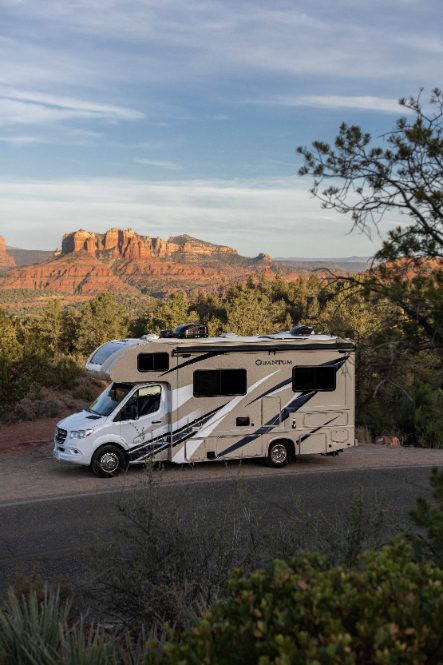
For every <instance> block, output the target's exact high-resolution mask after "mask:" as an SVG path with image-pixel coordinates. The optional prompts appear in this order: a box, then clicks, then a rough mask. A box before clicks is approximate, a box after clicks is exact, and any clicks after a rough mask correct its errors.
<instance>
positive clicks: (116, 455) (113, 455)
mask: <svg viewBox="0 0 443 665" xmlns="http://www.w3.org/2000/svg"><path fill="white" fill-rule="evenodd" d="M91 469H92V470H93V472H94V473H95V475H96V476H99V477H100V478H112V477H113V476H116V475H117V474H119V473H121V472H122V471H123V470H124V469H126V458H125V455H124V453H123V451H122V450H121V448H118V447H117V446H113V445H112V444H110V443H108V444H106V445H104V446H101V448H98V449H97V450H96V451H95V453H94V454H93V456H92V460H91Z"/></svg>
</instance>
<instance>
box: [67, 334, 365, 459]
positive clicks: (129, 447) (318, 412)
mask: <svg viewBox="0 0 443 665" xmlns="http://www.w3.org/2000/svg"><path fill="white" fill-rule="evenodd" d="M86 369H87V371H88V372H89V373H90V374H92V375H94V376H97V377H100V378H102V379H107V380H109V381H111V382H113V383H112V385H111V386H110V387H109V388H108V389H107V391H105V393H106V394H105V393H103V395H102V396H101V397H100V398H99V400H97V402H96V403H95V404H97V403H98V407H97V409H98V411H99V413H91V412H87V411H83V412H81V413H80V414H75V415H73V416H69V417H68V418H65V419H64V420H63V421H61V422H60V423H58V426H57V430H56V435H55V440H54V456H55V457H56V458H57V459H60V460H63V461H70V462H73V463H77V464H86V465H88V464H90V463H91V460H92V457H93V455H94V453H95V451H97V450H98V449H99V448H100V447H101V446H103V445H106V444H113V445H115V446H118V447H119V448H121V450H122V451H124V454H125V459H126V461H127V463H129V464H133V463H141V462H145V461H146V460H147V459H153V460H156V461H157V460H169V461H172V462H175V463H179V464H184V463H194V462H198V461H206V460H217V459H224V460H229V459H241V458H243V457H259V456H260V457H266V456H267V455H268V451H269V447H270V446H271V445H272V443H273V442H275V441H284V442H285V445H287V446H288V447H290V449H291V451H292V453H293V454H295V456H298V455H303V454H313V453H323V454H325V453H336V452H337V451H340V450H343V449H344V448H347V447H351V446H353V445H354V443H355V439H354V427H355V422H354V409H355V346H354V344H353V343H352V342H351V341H350V340H342V339H339V338H336V337H330V336H326V335H308V336H306V337H295V336H294V335H291V334H289V333H279V334H277V335H267V336H261V337H237V336H235V335H233V336H229V337H218V338H203V339H177V338H171V337H168V338H161V339H137V340H132V339H131V340H115V341H113V342H108V343H106V344H104V345H102V346H101V347H99V349H97V350H96V351H95V352H94V353H93V354H92V355H91V357H90V358H89V359H88V361H87V363H86ZM122 395H123V397H122ZM113 400H114V401H113ZM103 405H104V406H103ZM114 405H115V408H113V407H114ZM92 408H93V409H94V405H92ZM103 409H104V413H103V414H102V415H100V413H101V410H103ZM109 409H110V410H109ZM143 409H147V411H146V412H144V411H143ZM108 411H109V412H108ZM82 432H84V433H85V434H83V435H82ZM79 437H80V438H79Z"/></svg>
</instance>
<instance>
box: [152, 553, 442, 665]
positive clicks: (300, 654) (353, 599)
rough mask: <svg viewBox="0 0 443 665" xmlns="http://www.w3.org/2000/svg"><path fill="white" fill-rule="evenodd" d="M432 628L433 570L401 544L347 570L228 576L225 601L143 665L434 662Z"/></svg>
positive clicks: (309, 559)
mask: <svg viewBox="0 0 443 665" xmlns="http://www.w3.org/2000/svg"><path fill="white" fill-rule="evenodd" d="M442 622H443V571H441V570H440V569H438V568H435V567H432V566H431V565H430V564H428V563H424V562H415V561H413V560H412V559H411V550H410V549H409V548H408V547H407V546H405V544H404V543H401V542H399V543H397V544H395V545H392V546H389V547H387V548H385V549H384V550H383V551H381V552H378V553H375V552H367V553H365V554H364V555H363V556H362V557H361V559H360V562H359V565H357V566H354V567H352V568H344V567H341V566H337V567H333V568H329V569H327V568H326V569H325V564H324V560H323V559H322V558H321V557H318V556H312V555H303V556H301V557H300V558H299V559H297V560H294V561H293V562H292V563H291V564H287V563H284V562H282V561H277V562H276V563H275V566H274V570H273V571H272V572H271V573H267V572H265V571H257V572H255V573H253V574H252V575H249V576H244V575H243V574H242V572H241V571H237V572H235V573H234V574H233V577H232V578H231V582H230V593H229V598H228V600H227V601H226V602H225V603H218V604H215V605H213V607H212V609H210V610H209V611H208V612H207V613H205V614H204V616H203V617H202V618H201V619H200V621H199V622H198V624H197V625H196V626H195V627H194V628H193V629H192V630H190V631H188V632H187V633H185V635H184V636H183V638H182V640H181V641H179V642H176V643H169V644H167V645H166V646H165V647H164V648H163V649H160V648H158V650H156V649H155V648H154V649H152V650H151V651H150V652H149V653H148V654H147V655H146V658H145V665H154V664H155V665H160V664H162V665H165V664H166V663H173V664H176V665H178V664H182V663H183V664H185V663H186V664H194V663H195V665H197V664H199V665H200V664H202V663H204V664H206V663H207V664H211V665H212V664H215V663H216V664H218V665H223V664H226V665H235V664H236V663H238V664H239V665H240V664H241V665H248V664H249V663H250V664H251V665H252V664H253V663H254V664H255V663H260V665H268V664H269V663H275V664H278V665H289V664H291V663H297V665H303V664H308V663H309V665H316V664H321V663H327V664H328V665H329V664H337V665H351V664H359V665H360V664H361V665H363V664H369V663H371V664H372V663H373V664H380V665H382V664H383V665H387V664H391V663H392V664H395V665H398V664H402V663H411V664H414V665H417V664H418V663H427V664H432V663H442V662H443V633H442V629H441V627H442V625H443V623H442ZM154 646H155V645H154Z"/></svg>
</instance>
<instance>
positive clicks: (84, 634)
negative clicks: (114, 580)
mask: <svg viewBox="0 0 443 665" xmlns="http://www.w3.org/2000/svg"><path fill="white" fill-rule="evenodd" d="M69 612H70V603H69V601H66V600H61V599H60V596H59V593H58V592H49V591H47V590H46V591H45V594H44V597H43V599H40V598H39V597H38V595H37V593H36V592H30V593H29V594H25V595H22V596H17V595H16V594H15V593H13V592H12V591H10V593H9V597H8V602H7V605H6V607H5V608H4V609H3V610H2V611H0V665H120V664H123V662H124V659H123V656H122V654H121V652H120V651H119V650H117V648H116V647H115V646H114V645H113V643H112V642H111V641H110V639H109V638H108V637H107V636H106V635H105V634H104V633H103V632H102V631H100V630H99V629H98V628H94V627H90V626H88V627H86V626H84V625H82V624H81V623H80V624H76V625H75V626H70V624H69V621H68V618H69Z"/></svg>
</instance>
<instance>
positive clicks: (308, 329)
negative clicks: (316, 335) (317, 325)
mask: <svg viewBox="0 0 443 665" xmlns="http://www.w3.org/2000/svg"><path fill="white" fill-rule="evenodd" d="M313 332H314V328H313V327H312V326H303V325H298V326H294V327H293V328H292V330H291V332H290V334H291V335H292V336H293V337H306V336H307V335H312V334H313Z"/></svg>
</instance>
